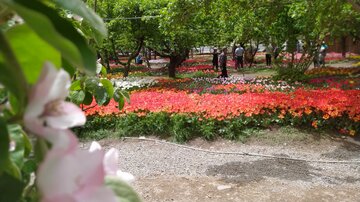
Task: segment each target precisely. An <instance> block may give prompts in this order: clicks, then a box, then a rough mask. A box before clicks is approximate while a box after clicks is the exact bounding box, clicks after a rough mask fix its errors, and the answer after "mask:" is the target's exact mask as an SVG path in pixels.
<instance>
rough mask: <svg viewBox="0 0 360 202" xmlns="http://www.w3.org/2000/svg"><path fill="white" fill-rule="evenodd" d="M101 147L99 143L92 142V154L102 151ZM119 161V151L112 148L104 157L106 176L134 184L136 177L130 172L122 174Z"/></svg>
mask: <svg viewBox="0 0 360 202" xmlns="http://www.w3.org/2000/svg"><path fill="white" fill-rule="evenodd" d="M100 150H101V146H100V144H99V143H98V142H95V141H94V142H92V143H91V145H90V149H89V151H90V152H95V151H100ZM118 160H119V151H118V150H117V149H115V148H111V149H110V150H109V151H108V152H106V154H105V157H104V162H103V163H104V169H105V173H106V175H110V176H115V177H118V178H119V179H121V180H123V181H125V182H128V183H130V182H132V181H134V180H135V177H134V176H133V175H132V174H131V173H128V172H122V171H121V170H119V169H118Z"/></svg>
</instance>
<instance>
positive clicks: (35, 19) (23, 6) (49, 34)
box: [3, 0, 96, 74]
mask: <svg viewBox="0 0 360 202" xmlns="http://www.w3.org/2000/svg"><path fill="white" fill-rule="evenodd" d="M3 2H4V3H5V4H6V5H7V6H9V7H10V8H11V9H13V10H14V11H16V13H17V14H19V15H20V16H21V17H22V18H23V19H24V20H25V22H26V23H27V24H28V25H29V27H31V28H32V29H33V30H34V31H35V32H36V33H37V34H38V35H39V36H40V37H41V38H42V39H44V40H45V41H46V42H48V43H49V44H51V45H52V46H53V47H55V48H56V49H58V50H59V51H60V52H61V53H62V56H63V57H64V58H65V59H66V60H67V61H69V63H71V64H72V65H74V66H75V67H77V68H79V69H80V70H85V71H86V72H87V73H89V74H93V73H94V72H95V70H96V56H95V53H94V51H93V50H91V49H90V48H89V46H88V45H87V42H86V40H85V39H84V37H83V36H82V35H81V34H80V33H79V32H78V31H77V30H76V29H75V28H74V27H73V25H72V23H70V22H69V21H67V20H65V19H63V18H61V17H60V16H59V15H58V12H57V11H56V10H55V9H53V8H50V7H48V6H46V5H45V4H44V3H43V2H41V1H28V0H3Z"/></svg>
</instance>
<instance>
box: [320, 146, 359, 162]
mask: <svg viewBox="0 0 360 202" xmlns="http://www.w3.org/2000/svg"><path fill="white" fill-rule="evenodd" d="M359 153H360V146H359V145H356V144H353V143H349V142H343V143H342V144H341V145H340V146H339V147H337V148H336V149H335V150H333V151H331V152H328V153H324V154H321V156H323V157H326V158H331V159H338V160H351V159H357V158H359Z"/></svg>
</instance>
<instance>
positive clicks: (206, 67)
mask: <svg viewBox="0 0 360 202" xmlns="http://www.w3.org/2000/svg"><path fill="white" fill-rule="evenodd" d="M209 70H213V66H211V65H196V66H182V67H178V68H177V71H178V72H179V73H184V72H196V71H209Z"/></svg>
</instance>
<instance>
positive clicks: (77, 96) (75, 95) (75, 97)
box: [70, 90, 85, 105]
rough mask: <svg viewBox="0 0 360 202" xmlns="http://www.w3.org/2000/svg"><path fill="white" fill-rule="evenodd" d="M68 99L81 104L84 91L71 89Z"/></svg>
mask: <svg viewBox="0 0 360 202" xmlns="http://www.w3.org/2000/svg"><path fill="white" fill-rule="evenodd" d="M70 99H71V102H73V103H75V104H78V105H79V104H82V103H83V101H84V99H85V92H84V91H82V90H80V91H71V92H70Z"/></svg>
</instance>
